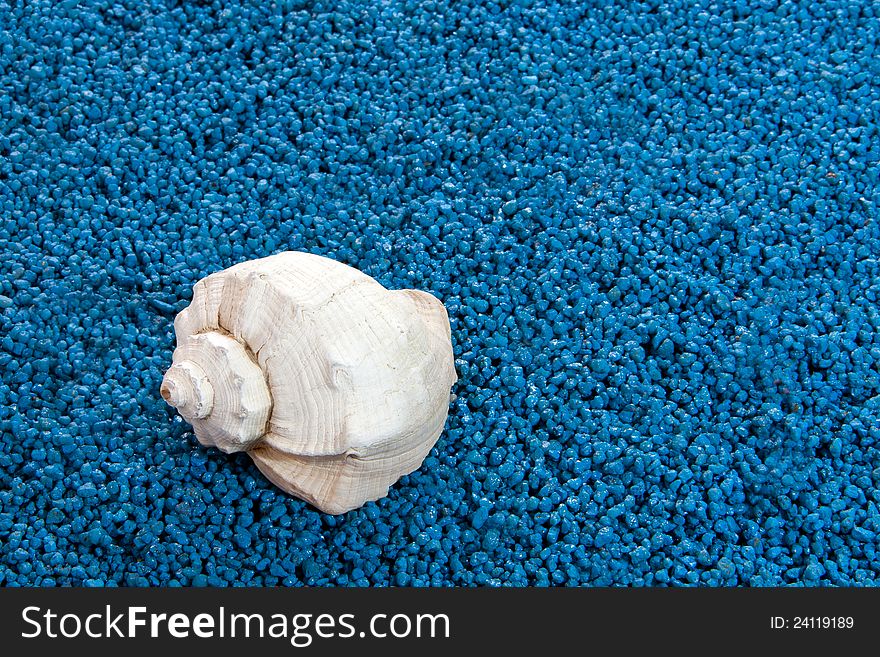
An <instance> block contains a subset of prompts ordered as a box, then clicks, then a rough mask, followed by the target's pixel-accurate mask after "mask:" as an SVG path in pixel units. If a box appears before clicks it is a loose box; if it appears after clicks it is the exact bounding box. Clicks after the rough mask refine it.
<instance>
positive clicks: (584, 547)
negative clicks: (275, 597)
mask: <svg viewBox="0 0 880 657" xmlns="http://www.w3.org/2000/svg"><path fill="white" fill-rule="evenodd" d="M878 35H880V7H878V5H877V4H875V3H871V2H863V1H861V0H851V1H817V2H810V3H799V2H785V1H783V2H770V1H766V0H761V1H755V2H745V1H741V0H739V1H736V2H725V1H721V0H718V1H713V2H709V1H706V0H703V1H700V0H697V1H696V2H692V1H691V0H675V1H673V2H659V1H658V0H650V1H647V2H641V3H636V2H620V3H611V2H608V3H605V2H590V1H587V0H584V1H581V2H563V3H558V4H557V3H551V2H544V1H542V0H497V1H496V2H482V1H478V0H454V1H453V0H449V1H448V2H443V1H432V0H426V1H423V2H415V1H414V0H389V1H388V2H383V3H377V2H375V1H373V0H332V1H314V2H312V1H305V0H275V1H273V2H264V1H262V0H253V2H245V1H243V0H217V1H215V2H209V1H208V2H195V1H191V2H190V1H187V2H176V1H173V0H126V1H125V2H119V1H117V2H113V1H111V0H103V1H85V0H79V1H71V0H68V1H65V2H58V1H56V0H28V1H27V2H9V1H8V0H6V1H0V431H2V448H0V584H3V585H42V586H51V585H68V584H76V585H87V586H100V585H109V586H112V585H148V584H166V585H233V584H247V585H260V584H268V585H299V584H317V585H322V584H338V585H350V584H354V585H493V586H497V585H505V586H506V585H516V586H518V585H527V584H529V585H658V584H659V585H681V584H698V583H699V584H709V585H733V584H743V585H780V584H807V585H815V584H834V585H870V584H877V583H880V576H878V575H880V552H878V534H880V514H878V502H880V493H878V485H880V452H878V445H877V438H878V427H880V374H878V362H880V312H878V308H877V304H878V300H880V266H878V258H880V228H878V207H880V191H878V175H880V174H878V172H880V166H878V165H880V162H878V160H880V134H878V125H880V64H878V62H880V44H878V39H880V36H878ZM286 249H296V250H304V251H309V252H312V253H318V254H322V255H326V256H330V257H332V258H335V259H337V260H341V261H344V262H347V263H349V264H352V265H354V266H356V267H358V268H360V269H362V270H363V271H365V272H366V273H368V274H370V275H372V276H374V277H376V278H377V279H378V280H379V281H381V282H382V283H383V284H385V285H386V286H388V287H416V288H423V289H427V290H430V291H432V292H433V293H435V294H436V295H437V296H438V297H440V298H441V299H443V300H444V302H445V303H446V305H447V308H448V310H449V315H450V318H451V322H452V328H453V342H454V348H455V352H456V354H457V360H456V367H457V370H458V373H459V376H460V381H459V383H458V384H457V386H456V388H455V393H456V394H457V399H456V401H455V402H454V403H453V405H452V409H451V413H450V419H449V422H448V425H447V431H446V433H445V434H444V435H443V437H442V438H441V439H440V442H439V443H438V445H437V447H436V448H435V449H434V451H433V452H432V453H431V455H430V456H429V458H428V459H427V461H426V462H425V464H424V467H423V468H422V469H421V470H419V471H418V472H416V473H414V474H412V475H410V476H408V477H406V478H404V479H403V480H402V481H401V482H400V483H399V484H398V485H396V486H395V487H394V488H393V489H392V491H391V494H390V496H389V497H388V498H387V499H384V500H381V501H379V502H377V503H370V504H368V505H366V506H365V507H364V508H362V509H360V510H357V511H353V512H351V513H348V514H347V515H345V516H340V517H331V516H327V515H323V514H321V513H319V512H317V511H315V510H313V509H311V508H309V507H308V506H306V505H305V504H304V503H302V502H300V501H298V500H295V499H291V498H288V497H286V496H285V495H283V494H282V493H280V492H279V491H278V490H276V489H275V488H273V487H272V486H271V485H270V484H268V483H267V482H266V481H265V480H264V479H263V477H262V476H260V474H259V473H258V471H257V470H256V468H255V467H254V466H253V465H252V463H251V462H250V460H249V459H248V457H247V456H244V455H236V456H231V457H227V456H225V455H223V454H220V453H219V452H216V451H210V450H206V449H204V448H202V447H200V446H198V444H197V443H196V441H195V439H194V437H193V435H192V433H191V431H190V430H189V427H188V426H187V425H186V424H185V423H184V422H182V420H181V419H180V418H179V417H177V416H176V414H175V413H174V412H173V410H172V409H170V408H169V407H168V406H167V405H166V404H165V403H164V402H163V401H162V399H161V397H160V396H159V394H158V388H159V382H160V380H161V377H162V374H163V372H164V370H165V368H166V367H167V366H168V364H169V363H170V360H171V352H172V349H173V344H174V342H173V330H172V320H173V317H174V314H175V312H177V311H178V310H180V309H181V308H183V307H184V306H185V305H186V304H187V303H188V300H189V298H190V297H191V290H190V287H191V286H192V284H193V283H194V282H195V281H196V280H198V279H199V278H200V277H202V276H204V275H206V274H208V273H210V272H213V271H217V270H219V269H222V268H224V267H227V266H230V265H232V264H234V263H236V262H240V261H242V260H245V259H250V258H255V257H261V256H266V255H270V254H272V253H276V252H279V251H282V250H286Z"/></svg>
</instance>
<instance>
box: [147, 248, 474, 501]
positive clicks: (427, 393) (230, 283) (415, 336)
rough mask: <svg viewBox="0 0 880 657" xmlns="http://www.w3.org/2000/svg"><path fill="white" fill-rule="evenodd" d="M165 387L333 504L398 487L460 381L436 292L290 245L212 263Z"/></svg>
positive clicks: (197, 426) (271, 470) (433, 436)
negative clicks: (397, 285) (401, 285)
mask: <svg viewBox="0 0 880 657" xmlns="http://www.w3.org/2000/svg"><path fill="white" fill-rule="evenodd" d="M174 332H175V334H176V336H177V348H176V349H175V350H174V356H173V362H172V365H171V367H170V368H169V369H168V371H167V372H166V373H165V377H164V379H163V381H162V386H161V394H162V397H163V398H164V399H165V401H167V402H168V403H169V404H170V405H172V406H174V407H175V408H176V409H177V410H178V412H179V413H180V414H181V415H182V416H183V417H184V419H186V420H187V422H189V423H190V424H192V427H193V430H194V431H195V435H196V438H198V440H199V442H200V443H202V444H203V445H206V446H213V447H217V448H218V449H220V450H222V451H224V452H227V453H231V452H240V451H246V452H247V453H248V454H249V455H250V456H251V458H252V459H253V460H254V463H256V465H257V467H258V468H259V469H260V470H261V471H262V472H263V474H264V475H265V476H266V477H267V478H268V479H269V480H270V481H272V483H274V484H275V485H276V486H278V487H279V488H281V489H283V490H284V491H286V492H287V493H290V494H291V495H295V496H296V497H299V498H301V499H303V500H306V501H307V502H309V503H310V504H312V505H314V506H316V507H317V508H319V509H320V510H322V511H324V512H326V513H334V514H336V513H344V512H346V511H349V510H351V509H354V508H357V507H359V506H361V505H363V504H364V503H366V502H368V501H372V500H377V499H379V498H381V497H384V496H385V495H387V494H388V488H389V486H391V485H392V484H393V483H394V482H396V481H397V480H398V479H399V478H400V477H402V476H403V475H405V474H409V473H410V472H413V471H414V470H416V469H417V468H418V467H419V466H420V465H421V463H422V461H423V460H424V458H425V456H427V454H428V452H429V451H430V450H431V448H432V447H433V446H434V443H436V442H437V439H438V438H439V436H440V434H441V432H442V431H443V426H444V424H445V422H446V416H447V413H448V410H449V401H450V388H451V387H452V385H453V384H454V383H455V381H456V380H457V377H456V374H455V367H454V365H453V355H452V343H451V341H450V329H449V318H448V316H447V314H446V309H445V308H444V307H443V304H442V303H440V301H438V300H437V299H436V298H435V297H434V296H432V295H430V294H428V293H427V292H420V291H418V290H396V291H392V290H387V289H385V288H384V287H382V285H380V284H379V283H378V282H377V281H376V280H374V279H373V278H371V277H369V276H367V275H366V274H364V273H362V272H360V271H358V270H357V269H354V268H352V267H349V266H347V265H344V264H342V263H339V262H335V261H333V260H330V259H328V258H324V257H321V256H317V255H312V254H308V253H299V252H295V251H288V252H285V253H279V254H277V255H274V256H270V257H268V258H261V259H259V260H252V261H250V262H243V263H240V264H238V265H235V266H233V267H230V268H229V269H225V270H223V271H220V272H217V273H215V274H211V275H210V276H208V277H206V278H204V279H202V280H200V281H199V282H198V283H196V284H195V286H194V287H193V299H192V302H191V303H190V305H189V306H188V307H187V308H185V309H184V310H182V311H181V312H180V313H179V314H178V315H177V317H176V319H175V320H174Z"/></svg>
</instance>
